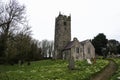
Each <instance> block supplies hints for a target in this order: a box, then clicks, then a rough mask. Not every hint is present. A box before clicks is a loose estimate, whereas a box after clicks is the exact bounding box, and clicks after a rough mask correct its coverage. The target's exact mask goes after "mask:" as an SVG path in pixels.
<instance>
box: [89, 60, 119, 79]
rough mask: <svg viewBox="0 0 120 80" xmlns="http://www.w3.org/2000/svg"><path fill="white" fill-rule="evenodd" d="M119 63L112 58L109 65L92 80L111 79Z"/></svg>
mask: <svg viewBox="0 0 120 80" xmlns="http://www.w3.org/2000/svg"><path fill="white" fill-rule="evenodd" d="M116 69H117V65H116V64H115V62H113V61H112V60H110V63H109V65H108V66H107V67H106V68H105V69H104V70H103V71H101V72H100V73H98V74H97V75H95V76H94V77H92V78H91V79H90V80H109V78H110V77H111V76H112V74H113V73H114V72H115V71H116Z"/></svg>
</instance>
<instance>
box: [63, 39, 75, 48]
mask: <svg viewBox="0 0 120 80" xmlns="http://www.w3.org/2000/svg"><path fill="white" fill-rule="evenodd" d="M73 46H74V41H71V42H69V43H68V44H67V45H66V46H65V48H64V50H67V49H70V48H72V47H73Z"/></svg>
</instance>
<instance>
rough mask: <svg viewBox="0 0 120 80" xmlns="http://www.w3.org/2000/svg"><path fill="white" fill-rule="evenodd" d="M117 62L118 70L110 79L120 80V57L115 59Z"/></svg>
mask: <svg viewBox="0 0 120 80" xmlns="http://www.w3.org/2000/svg"><path fill="white" fill-rule="evenodd" d="M113 60H114V61H115V62H116V63H117V67H118V69H117V71H116V72H115V73H114V75H113V76H112V77H111V79H110V80H120V58H116V59H113Z"/></svg>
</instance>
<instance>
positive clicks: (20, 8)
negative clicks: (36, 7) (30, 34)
mask: <svg viewBox="0 0 120 80" xmlns="http://www.w3.org/2000/svg"><path fill="white" fill-rule="evenodd" d="M25 22H26V17H25V6H24V5H20V4H19V3H18V2H17V1H16V0H10V1H9V2H8V3H6V4H1V5H0V34H2V35H3V36H4V37H3V41H4V42H3V43H4V48H5V52H4V53H5V54H7V53H6V52H7V50H8V49H7V47H8V46H7V43H8V42H7V41H8V39H9V37H10V35H11V34H13V33H15V32H16V30H18V29H19V26H20V25H21V26H22V25H25Z"/></svg>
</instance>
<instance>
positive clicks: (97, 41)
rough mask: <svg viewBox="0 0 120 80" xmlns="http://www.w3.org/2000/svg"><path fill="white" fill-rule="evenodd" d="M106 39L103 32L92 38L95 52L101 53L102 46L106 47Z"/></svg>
mask: <svg viewBox="0 0 120 80" xmlns="http://www.w3.org/2000/svg"><path fill="white" fill-rule="evenodd" d="M107 42H108V40H107V39H106V36H105V35H104V34H103V33H99V34H98V35H97V36H96V37H94V39H93V40H92V43H93V45H94V47H95V52H96V53H98V54H99V55H102V56H103V54H102V48H106V47H107Z"/></svg>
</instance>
